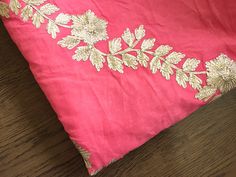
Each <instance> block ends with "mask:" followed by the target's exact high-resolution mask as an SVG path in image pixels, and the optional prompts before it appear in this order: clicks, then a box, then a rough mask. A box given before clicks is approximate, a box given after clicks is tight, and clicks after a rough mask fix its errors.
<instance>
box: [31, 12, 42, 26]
mask: <svg viewBox="0 0 236 177" xmlns="http://www.w3.org/2000/svg"><path fill="white" fill-rule="evenodd" d="M32 20H33V24H34V25H35V27H36V28H39V27H40V26H41V23H43V22H44V18H43V16H42V15H40V14H39V13H37V12H36V13H35V14H34V15H33V18H32Z"/></svg>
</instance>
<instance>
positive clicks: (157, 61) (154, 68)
mask: <svg viewBox="0 0 236 177" xmlns="http://www.w3.org/2000/svg"><path fill="white" fill-rule="evenodd" d="M150 69H151V71H152V73H153V74H155V73H156V72H157V70H158V69H161V61H160V59H158V57H154V58H153V59H152V61H151V62H150Z"/></svg>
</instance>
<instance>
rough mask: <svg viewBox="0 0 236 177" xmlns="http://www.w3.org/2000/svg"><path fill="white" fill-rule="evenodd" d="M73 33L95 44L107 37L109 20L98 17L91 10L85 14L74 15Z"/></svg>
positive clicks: (86, 41)
mask: <svg viewBox="0 0 236 177" xmlns="http://www.w3.org/2000/svg"><path fill="white" fill-rule="evenodd" d="M72 20H73V25H72V31H71V33H72V35H74V36H77V37H78V38H79V39H80V40H83V41H84V42H85V43H88V44H95V43H97V42H98V41H100V40H106V39H107V31H106V28H107V22H106V21H105V20H102V19H99V18H97V16H96V15H95V14H94V13H93V12H92V11H91V10H89V11H87V12H85V13H84V14H83V15H79V16H73V17H72Z"/></svg>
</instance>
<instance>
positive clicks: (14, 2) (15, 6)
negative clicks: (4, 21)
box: [9, 0, 21, 15]
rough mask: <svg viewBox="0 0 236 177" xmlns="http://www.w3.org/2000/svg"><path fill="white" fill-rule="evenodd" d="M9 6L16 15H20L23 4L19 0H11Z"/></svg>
mask: <svg viewBox="0 0 236 177" xmlns="http://www.w3.org/2000/svg"><path fill="white" fill-rule="evenodd" d="M9 7H10V9H11V11H12V12H14V13H15V14H16V15H18V13H19V9H20V8H21V5H20V3H19V1H18V0H10V3H9Z"/></svg>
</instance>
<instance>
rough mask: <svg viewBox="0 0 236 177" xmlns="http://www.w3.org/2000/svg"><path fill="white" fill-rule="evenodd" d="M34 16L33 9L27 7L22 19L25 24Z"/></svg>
mask: <svg viewBox="0 0 236 177" xmlns="http://www.w3.org/2000/svg"><path fill="white" fill-rule="evenodd" d="M32 16H33V8H32V7H31V6H29V5H26V6H25V7H24V8H23V9H22V11H21V17H22V19H23V21H24V22H26V21H28V20H29V18H31V17H32Z"/></svg>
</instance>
